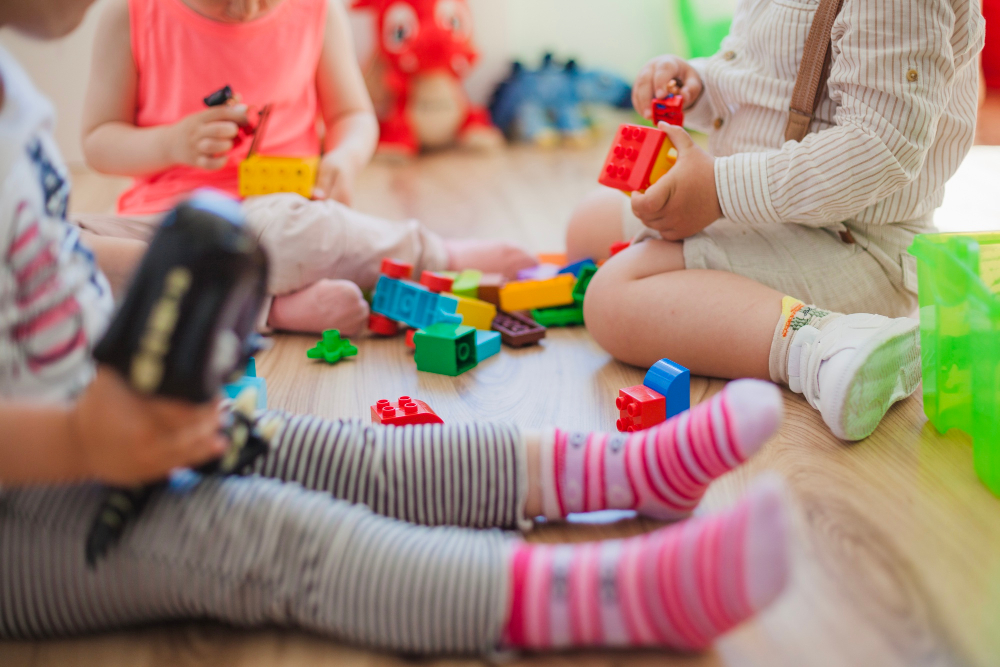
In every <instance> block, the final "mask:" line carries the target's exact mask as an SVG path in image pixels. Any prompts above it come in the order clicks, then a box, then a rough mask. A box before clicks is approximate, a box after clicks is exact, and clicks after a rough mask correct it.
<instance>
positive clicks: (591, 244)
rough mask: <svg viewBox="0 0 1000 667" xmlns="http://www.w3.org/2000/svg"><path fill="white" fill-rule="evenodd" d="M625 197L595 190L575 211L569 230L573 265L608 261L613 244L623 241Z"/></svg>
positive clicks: (569, 253) (569, 248) (567, 247)
mask: <svg viewBox="0 0 1000 667" xmlns="http://www.w3.org/2000/svg"><path fill="white" fill-rule="evenodd" d="M621 212H622V195H621V193H619V192H616V191H614V190H609V189H607V188H602V189H600V190H594V191H593V192H591V193H590V194H589V195H587V197H585V198H584V200H583V201H582V202H580V204H579V205H578V206H577V207H576V209H575V210H574V211H573V214H572V216H571V217H570V221H569V226H568V227H567V229H566V253H567V255H568V256H569V259H570V261H576V260H580V259H586V258H588V257H590V258H593V259H606V258H607V257H608V255H609V254H610V253H609V248H610V247H611V245H612V244H613V243H616V242H617V241H621V240H622V214H621Z"/></svg>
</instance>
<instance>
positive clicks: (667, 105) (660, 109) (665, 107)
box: [653, 93, 684, 127]
mask: <svg viewBox="0 0 1000 667" xmlns="http://www.w3.org/2000/svg"><path fill="white" fill-rule="evenodd" d="M653 122H654V123H656V124H657V125H659V124H660V123H666V124H668V125H676V126H678V127H683V126H684V96H683V95H681V94H679V93H674V94H671V95H667V97H665V98H664V99H662V100H653Z"/></svg>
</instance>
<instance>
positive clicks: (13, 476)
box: [0, 369, 226, 486]
mask: <svg viewBox="0 0 1000 667" xmlns="http://www.w3.org/2000/svg"><path fill="white" fill-rule="evenodd" d="M0 432H2V433H3V434H4V435H3V438H0V484H4V485H14V486H17V485H25V484H51V483H65V482H77V481H83V480H88V479H97V480H100V481H103V482H107V483H109V484H115V485H121V486H127V485H134V484H138V483H142V482H148V481H151V480H156V479H162V478H163V477H165V476H166V475H167V474H169V472H170V471H171V470H173V469H174V468H180V467H187V466H195V465H198V464H200V463H204V462H206V461H209V460H211V459H213V458H217V457H219V456H221V455H222V454H223V452H224V451H225V447H226V444H225V441H224V439H223V438H222V436H220V435H219V417H218V412H217V409H216V406H214V405H207V406H194V405H189V404H185V403H180V402H177V401H167V400H159V399H151V398H144V397H140V396H138V395H136V394H135V393H133V391H132V390H131V389H130V388H129V387H128V385H126V384H125V382H124V381H122V379H121V378H120V377H119V376H118V375H117V374H116V373H115V372H114V371H111V370H109V369H100V370H99V371H98V374H97V377H96V379H95V380H94V382H93V383H92V384H91V385H90V387H88V388H87V391H86V392H84V394H83V395H82V396H81V397H80V399H79V400H78V401H77V402H76V403H75V404H74V405H71V406H67V405H50V406H46V405H34V404H29V403H20V402H6V401H0Z"/></svg>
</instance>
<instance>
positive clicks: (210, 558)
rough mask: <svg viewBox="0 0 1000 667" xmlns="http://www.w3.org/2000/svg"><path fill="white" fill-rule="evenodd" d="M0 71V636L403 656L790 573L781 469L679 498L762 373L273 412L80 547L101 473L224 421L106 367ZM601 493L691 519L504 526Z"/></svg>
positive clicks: (677, 616) (156, 454) (88, 306)
mask: <svg viewBox="0 0 1000 667" xmlns="http://www.w3.org/2000/svg"><path fill="white" fill-rule="evenodd" d="M91 1H92V0H30V2H28V1H25V0H0V26H9V27H13V28H15V29H19V30H21V31H23V32H29V33H31V34H34V35H38V36H41V37H47V38H53V37H57V36H60V35H63V34H65V33H66V32H68V31H69V30H71V29H72V28H73V27H74V26H75V25H76V24H77V23H78V22H79V21H80V20H81V19H82V16H83V13H84V10H85V9H86V8H87V6H88V5H89V4H90V2H91ZM171 1H172V0H171ZM0 82H2V86H0V91H2V99H0V147H2V148H3V150H2V151H0V431H2V432H3V434H4V436H3V438H0V484H2V485H3V488H0V637H5V638H45V637H58V636H67V635H76V634H81V633H90V632H100V631H107V630H115V629H121V628H126V627H130V626H135V625H140V624H146V623H151V622H159V621H169V620H186V619H203V618H211V619H215V620H218V621H222V622H227V623H231V624H233V625H236V626H242V627H259V626H263V625H279V626H284V627H298V628H304V629H306V630H311V631H314V632H319V633H323V634H325V635H328V636H331V637H335V638H339V639H343V640H347V641H353V642H357V643H360V644H364V645H367V646H372V647H379V648H384V649H391V650H400V651H406V652H411V653H413V652H417V653H432V652H433V653H471V652H488V651H492V650H494V649H496V648H498V647H506V648H523V649H531V650H547V649H557V648H567V647H586V646H618V647H626V646H657V647H671V648H681V649H699V648H704V647H706V646H708V645H709V644H710V643H711V642H712V641H713V640H714V639H715V638H716V637H718V636H719V635H721V634H722V633H725V632H727V631H728V630H730V629H731V628H733V627H735V626H736V625H738V624H740V623H742V622H744V621H746V620H747V619H749V618H751V617H753V616H754V615H755V614H757V613H758V612H759V611H760V610H762V609H764V608H765V607H766V606H768V605H769V604H770V603H771V602H772V601H773V600H774V599H775V598H776V597H777V596H778V595H779V594H780V593H781V591H782V589H783V588H784V586H785V583H786V581H787V576H788V545H787V535H786V533H787V520H786V514H785V507H784V503H783V499H782V495H781V492H780V489H778V488H775V486H774V485H773V484H770V483H767V482H765V483H763V484H762V485H758V486H757V487H756V488H755V489H753V490H752V491H751V492H750V493H749V494H748V495H747V497H746V498H745V499H744V500H743V501H742V502H741V503H739V504H738V505H737V506H736V507H735V508H733V509H731V510H729V511H726V512H722V513H720V514H717V515H715V516H704V517H700V518H697V519H691V518H690V516H691V513H692V511H693V510H694V509H695V508H696V506H697V505H698V503H699V501H700V500H701V498H702V497H703V496H704V494H705V492H706V490H707V488H708V486H709V484H710V483H711V482H712V480H714V479H716V478H718V477H720V476H722V475H724V474H725V473H727V472H728V471H730V470H732V469H734V468H736V467H737V466H739V465H740V464H742V463H743V462H744V461H746V460H747V459H748V458H749V457H751V456H752V455H753V454H754V453H755V452H756V451H757V450H758V449H759V448H760V447H761V445H762V444H763V443H764V442H765V441H766V440H767V439H768V438H769V437H770V436H771V435H772V434H773V433H774V432H775V430H776V429H777V427H778V425H779V423H780V420H781V407H782V401H781V396H780V394H779V392H778V391H777V390H776V389H775V388H774V387H773V386H772V385H769V384H765V383H760V382H757V381H753V380H748V381H742V382H737V383H733V384H731V385H729V386H728V387H727V388H726V389H725V390H723V391H722V392H721V393H720V394H719V395H717V396H715V397H714V398H712V399H711V400H709V401H707V402H705V403H702V404H701V405H698V406H696V407H695V408H693V409H692V410H690V411H689V412H687V413H684V414H683V415H680V416H678V417H676V418H674V419H672V420H670V421H669V422H667V423H666V424H663V425H661V426H659V427H657V428H655V429H652V430H650V431H646V432H643V433H637V434H632V435H610V436H609V435H606V434H599V433H571V432H566V431H561V430H557V429H550V430H547V431H544V432H542V431H528V430H521V429H518V428H515V427H511V426H503V425H491V424H470V425H462V426H457V425H449V426H424V427H405V428H385V427H376V426H369V425H364V424H361V423H359V422H352V421H327V420H321V419H317V418H312V417H293V416H289V415H285V414H280V413H268V414H265V415H264V416H263V417H262V418H263V419H265V420H267V421H268V422H269V424H268V426H269V427H270V428H268V429H267V430H268V432H270V433H273V438H272V441H271V443H270V445H271V448H270V451H269V453H268V454H267V455H266V456H265V457H264V458H263V459H262V460H260V461H259V462H258V463H257V464H256V468H255V470H254V472H255V476H253V477H250V478H246V479H227V480H220V479H204V480H200V481H199V482H198V483H197V484H196V485H195V486H194V487H193V488H186V489H185V488H178V487H175V486H172V487H169V488H168V489H166V490H164V491H162V492H161V493H159V495H157V496H155V497H154V498H153V499H152V500H151V501H150V502H149V504H148V505H147V506H146V508H145V510H144V511H143V513H142V514H141V515H140V516H139V517H138V519H137V520H136V521H135V522H134V524H132V525H131V526H130V527H129V528H128V529H127V530H126V531H125V533H124V535H123V537H122V539H121V541H120V542H119V543H118V544H117V545H116V546H115V547H114V548H113V549H112V550H111V552H110V553H109V554H108V555H107V556H106V557H105V558H104V559H103V560H101V561H100V562H98V563H97V565H96V567H95V568H94V569H90V568H88V566H87V565H86V563H85V558H84V544H85V538H86V535H87V532H88V530H89V527H90V525H91V523H92V521H93V520H94V517H95V515H96V512H97V510H98V508H99V507H100V505H101V503H102V502H103V499H104V496H105V492H104V491H103V489H102V487H101V486H100V485H99V484H97V483H95V482H106V483H110V484H115V485H133V484H138V483H141V482H144V481H147V480H151V479H162V478H163V477H164V476H166V474H167V473H168V472H169V471H170V470H171V469H173V468H175V467H182V466H193V465H196V464H198V463H200V462H203V461H205V460H206V459H212V458H215V457H217V456H219V454H220V452H221V451H222V449H221V447H222V444H223V443H220V442H219V437H218V435H216V431H217V429H218V417H217V415H215V414H214V408H213V407H211V406H210V407H207V408H204V407H203V408H196V407H192V406H187V405H183V404H179V403H177V402H171V401H162V400H155V399H146V398H141V399H140V398H138V397H136V396H134V395H133V394H132V393H131V392H130V390H129V389H128V387H127V386H126V385H125V384H124V383H123V382H122V380H121V379H119V378H118V377H117V376H116V375H114V373H113V371H110V370H108V369H104V368H100V369H95V368H94V366H93V362H92V360H91V357H90V351H91V349H92V348H93V345H94V342H95V340H96V339H97V338H98V337H99V336H100V335H101V331H102V330H103V329H104V328H105V327H106V325H107V322H108V318H109V316H110V311H111V303H112V302H111V298H110V291H109V286H108V283H107V281H106V280H105V278H104V276H103V275H102V274H101V272H100V271H99V270H98V269H97V267H96V266H95V261H94V255H93V254H92V253H91V252H90V251H89V250H88V249H87V248H86V246H84V245H83V243H82V242H81V238H80V233H79V231H78V230H77V229H76V228H75V227H73V226H71V225H69V224H68V223H67V221H66V201H67V198H68V195H69V185H68V180H67V176H66V169H65V167H64V165H63V164H62V162H61V160H60V159H59V155H58V151H57V150H56V148H55V145H54V141H53V139H52V137H51V129H52V110H51V107H50V106H49V104H48V102H47V101H46V100H45V99H44V98H42V97H41V95H39V94H38V93H37V92H36V91H35V89H34V87H33V86H32V84H31V82H30V80H29V79H28V77H27V75H26V74H25V73H24V72H23V71H22V70H21V69H20V67H19V66H18V65H17V63H16V62H14V60H13V59H12V58H11V57H10V56H9V55H8V54H7V53H6V52H5V51H3V50H2V49H0ZM110 243H111V246H110V247H106V248H105V250H106V251H107V254H108V255H109V256H111V255H114V253H115V252H121V248H116V247H114V245H115V244H114V243H113V242H110ZM109 415H113V418H109ZM272 429H273V430H272ZM57 484H61V485H62V486H56V485H57ZM602 509H631V510H636V511H637V512H638V513H639V514H640V515H642V516H645V517H650V518H654V519H658V520H663V521H676V522H679V523H677V524H676V525H674V526H671V527H668V528H664V529H662V530H659V531H656V532H653V533H650V534H648V535H644V536H641V537H635V538H632V539H627V540H615V541H608V542H602V543H593V544H578V545H558V546H546V545H532V544H528V543H526V542H524V541H523V540H522V539H521V538H519V537H517V536H510V535H506V534H504V533H503V532H500V530H498V529H500V528H506V529H518V528H520V529H528V528H530V525H531V524H530V523H529V522H528V521H527V519H529V518H530V517H535V516H545V517H546V518H548V519H549V520H552V521H558V520H562V519H564V518H566V516H567V515H568V514H570V513H573V512H591V511H596V510H602Z"/></svg>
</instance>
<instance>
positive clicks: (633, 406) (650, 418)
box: [615, 385, 667, 433]
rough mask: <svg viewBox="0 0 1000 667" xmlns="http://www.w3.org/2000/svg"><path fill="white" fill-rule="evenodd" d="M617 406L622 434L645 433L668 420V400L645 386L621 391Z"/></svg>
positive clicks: (619, 428) (619, 427)
mask: <svg viewBox="0 0 1000 667" xmlns="http://www.w3.org/2000/svg"><path fill="white" fill-rule="evenodd" d="M615 405H616V406H617V408H618V411H619V414H620V419H619V420H618V424H617V426H618V430H619V431H621V432H622V433H634V432H635V431H645V430H646V429H648V428H652V427H654V426H656V425H657V424H662V423H663V422H665V421H666V420H667V399H666V398H665V397H664V396H663V395H662V394H659V393H657V392H655V391H653V390H652V389H650V388H649V387H645V386H643V385H638V386H636V387H628V388H626V389H622V390H621V391H619V392H618V400H617V401H615Z"/></svg>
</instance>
